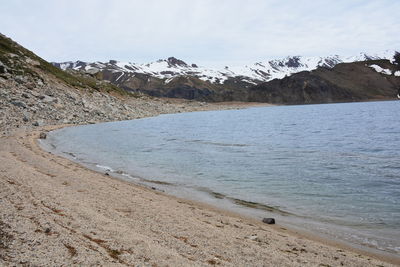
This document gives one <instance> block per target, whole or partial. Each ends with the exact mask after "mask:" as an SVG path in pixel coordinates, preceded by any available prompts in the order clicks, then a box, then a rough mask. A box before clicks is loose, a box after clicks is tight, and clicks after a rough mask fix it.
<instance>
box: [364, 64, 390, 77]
mask: <svg viewBox="0 0 400 267" xmlns="http://www.w3.org/2000/svg"><path fill="white" fill-rule="evenodd" d="M369 67H370V68H372V69H374V70H375V71H376V72H379V73H382V74H386V75H392V71H391V70H389V69H384V68H382V67H380V66H378V65H375V64H373V65H370V66H369Z"/></svg>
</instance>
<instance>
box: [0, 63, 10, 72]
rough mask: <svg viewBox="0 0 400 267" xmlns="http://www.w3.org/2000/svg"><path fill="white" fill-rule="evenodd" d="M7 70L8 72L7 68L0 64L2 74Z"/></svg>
mask: <svg viewBox="0 0 400 267" xmlns="http://www.w3.org/2000/svg"><path fill="white" fill-rule="evenodd" d="M7 72H8V70H7V68H6V67H5V66H4V65H0V73H1V74H3V73H7Z"/></svg>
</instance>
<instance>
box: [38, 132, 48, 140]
mask: <svg viewBox="0 0 400 267" xmlns="http://www.w3.org/2000/svg"><path fill="white" fill-rule="evenodd" d="M46 138H47V134H46V133H45V132H41V133H40V134H39V139H46Z"/></svg>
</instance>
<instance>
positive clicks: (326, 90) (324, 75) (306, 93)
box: [247, 60, 400, 104]
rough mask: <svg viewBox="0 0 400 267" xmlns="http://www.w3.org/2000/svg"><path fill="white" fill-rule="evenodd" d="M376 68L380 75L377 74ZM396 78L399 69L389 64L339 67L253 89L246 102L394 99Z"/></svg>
mask: <svg viewBox="0 0 400 267" xmlns="http://www.w3.org/2000/svg"><path fill="white" fill-rule="evenodd" d="M371 66H372V67H371ZM374 67H375V68H374ZM379 67H380V68H381V69H382V70H383V71H382V72H378V71H377V70H376V69H378V70H380V69H379ZM399 74H400V72H399V66H398V65H396V64H393V63H391V62H390V61H389V60H371V61H364V62H354V63H342V64H338V65H336V66H335V67H333V68H332V69H330V68H318V69H317V70H315V71H311V72H306V71H305V72H300V73H297V74H293V75H292V76H290V77H285V78H283V79H281V80H278V79H275V80H272V81H270V82H266V83H262V84H260V85H257V86H254V87H252V88H250V89H249V93H248V98H247V101H255V102H269V103H276V104H311V103H332V102H351V101H367V100H385V99H396V98H397V91H398V88H400V77H399V76H400V75H399Z"/></svg>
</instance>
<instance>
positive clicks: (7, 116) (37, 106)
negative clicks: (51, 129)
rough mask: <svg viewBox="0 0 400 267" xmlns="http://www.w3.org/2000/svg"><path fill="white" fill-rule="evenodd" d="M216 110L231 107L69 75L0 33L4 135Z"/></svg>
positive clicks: (0, 110)
mask: <svg viewBox="0 0 400 267" xmlns="http://www.w3.org/2000/svg"><path fill="white" fill-rule="evenodd" d="M78 74H79V73H78ZM232 107H233V108H234V107H235V106H233V105H232ZM218 108H223V109H226V108H230V106H223V107H219V106H216V105H214V106H213V105H209V104H206V103H200V102H193V101H178V100H170V99H157V98H150V97H148V96H143V95H138V94H130V93H127V92H126V91H125V90H121V89H120V88H118V87H116V86H115V85H112V84H110V83H109V82H106V81H99V80H97V79H95V78H93V77H90V76H87V75H82V74H79V75H74V74H71V73H67V72H65V71H63V70H60V69H59V68H56V67H54V66H53V65H52V64H50V63H48V62H46V61H45V60H43V59H41V58H40V57H38V56H36V55H35V54H34V53H32V52H31V51H29V50H27V49H25V48H23V47H21V46H20V45H18V44H17V43H15V42H13V41H12V40H11V39H9V38H7V37H5V36H4V35H1V34H0V130H1V132H2V133H3V134H4V133H7V132H8V131H9V130H10V129H15V128H16V127H36V126H42V125H54V124H81V123H95V122H104V121H115V120H128V119H134V118H141V117H147V116H154V115H158V114H161V113H175V112H182V111H193V110H206V109H218Z"/></svg>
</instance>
